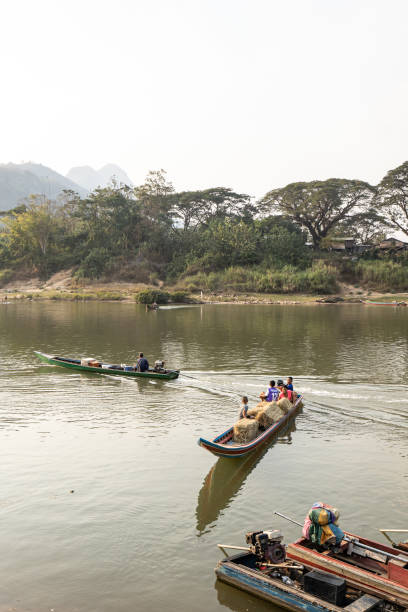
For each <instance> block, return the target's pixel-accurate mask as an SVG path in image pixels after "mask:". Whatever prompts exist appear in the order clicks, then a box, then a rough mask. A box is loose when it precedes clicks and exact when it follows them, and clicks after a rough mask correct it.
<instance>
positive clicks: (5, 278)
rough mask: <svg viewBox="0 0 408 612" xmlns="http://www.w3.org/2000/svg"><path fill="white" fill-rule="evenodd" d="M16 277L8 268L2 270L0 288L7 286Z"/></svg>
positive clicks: (0, 271) (0, 272)
mask: <svg viewBox="0 0 408 612" xmlns="http://www.w3.org/2000/svg"><path fill="white" fill-rule="evenodd" d="M13 276H14V272H13V270H9V269H8V268H6V269H5V270H0V287H3V285H6V284H7V283H8V282H9V281H11V279H12V278H13Z"/></svg>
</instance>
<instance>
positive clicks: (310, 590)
mask: <svg viewBox="0 0 408 612" xmlns="http://www.w3.org/2000/svg"><path fill="white" fill-rule="evenodd" d="M281 541H282V536H281V534H280V532H279V531H276V530H274V531H255V532H250V533H247V534H246V543H247V547H242V546H229V545H225V544H223V545H222V544H219V545H218V546H219V548H220V549H221V550H222V551H223V552H224V553H225V554H226V555H227V553H226V550H225V549H227V548H230V549H238V550H240V551H241V552H240V553H239V554H235V555H234V556H228V555H227V556H226V558H225V559H223V560H222V561H220V562H219V563H218V565H217V567H216V568H215V573H216V575H217V578H218V579H219V580H221V581H222V582H226V583H227V584H230V585H232V586H235V587H237V588H239V589H241V590H243V591H246V592H248V593H251V594H252V595H255V596H257V597H259V598H261V599H264V600H265V601H268V602H270V603H272V604H275V605H278V606H281V607H282V608H286V609H288V610H297V611H299V612H300V611H303V612H305V611H306V612H324V611H330V612H339V611H340V610H347V611H348V612H367V611H368V610H378V611H385V610H396V611H400V612H402V611H403V610H404V607H403V606H401V605H399V604H396V603H395V602H394V600H393V599H389V598H388V597H387V595H384V596H381V597H380V596H378V595H373V594H372V593H369V592H368V591H367V590H366V589H365V588H363V587H357V588H356V587H354V586H353V585H350V584H349V583H348V582H347V580H346V579H345V578H344V577H342V576H337V575H333V574H331V573H328V572H324V571H320V570H319V571H316V570H314V569H310V568H309V567H308V566H307V565H306V564H303V563H298V562H295V561H293V559H291V558H288V557H287V556H286V551H285V547H284V546H283V545H282V542H281Z"/></svg>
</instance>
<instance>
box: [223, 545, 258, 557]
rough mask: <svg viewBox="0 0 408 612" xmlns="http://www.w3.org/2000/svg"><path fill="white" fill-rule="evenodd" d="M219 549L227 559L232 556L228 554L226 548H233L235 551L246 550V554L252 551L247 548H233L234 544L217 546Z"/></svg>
mask: <svg viewBox="0 0 408 612" xmlns="http://www.w3.org/2000/svg"><path fill="white" fill-rule="evenodd" d="M217 546H218V548H219V549H220V550H222V552H223V553H224V555H225V556H226V557H229V556H230V555H229V554H228V553H227V552H226V550H225V549H226V548H232V549H233V550H244V551H245V552H251V549H250V548H248V547H247V546H233V545H232V544H217Z"/></svg>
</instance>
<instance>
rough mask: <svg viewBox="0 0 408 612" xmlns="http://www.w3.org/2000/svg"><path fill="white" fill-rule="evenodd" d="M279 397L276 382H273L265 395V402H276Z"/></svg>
mask: <svg viewBox="0 0 408 612" xmlns="http://www.w3.org/2000/svg"><path fill="white" fill-rule="evenodd" d="M278 397H279V389H277V388H276V387H275V381H274V380H271V381H270V383H269V387H268V392H267V393H266V394H265V399H264V401H265V402H276V401H278Z"/></svg>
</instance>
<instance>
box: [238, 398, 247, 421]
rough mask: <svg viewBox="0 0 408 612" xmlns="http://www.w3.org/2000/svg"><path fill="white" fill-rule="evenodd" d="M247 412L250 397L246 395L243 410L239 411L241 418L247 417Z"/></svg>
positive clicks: (243, 400)
mask: <svg viewBox="0 0 408 612" xmlns="http://www.w3.org/2000/svg"><path fill="white" fill-rule="evenodd" d="M247 412H248V398H247V396H246V395H244V396H243V398H242V405H241V412H240V413H239V418H240V419H246V418H247Z"/></svg>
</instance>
